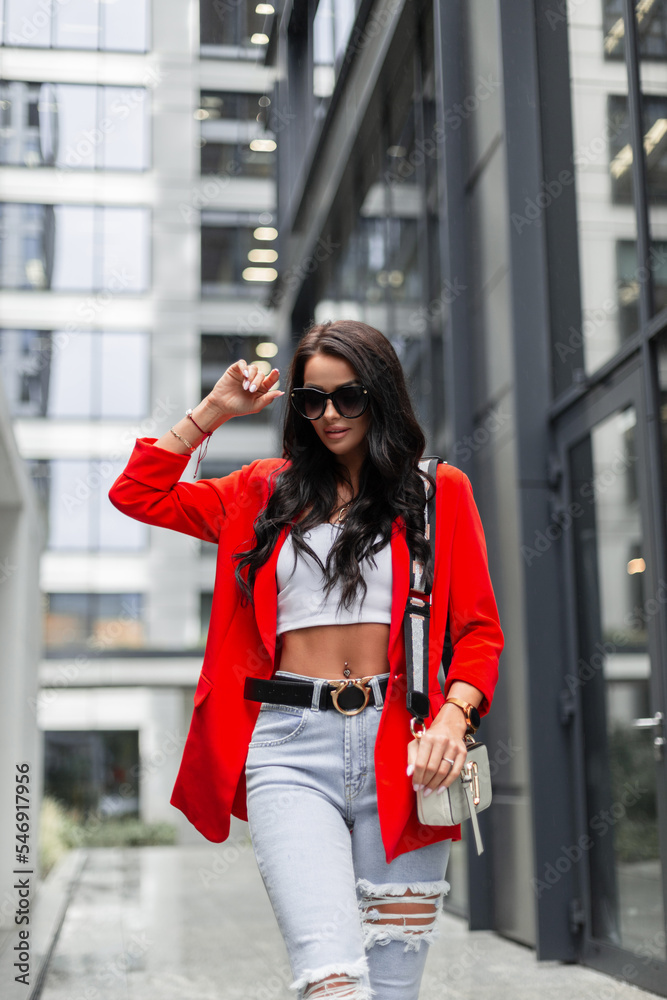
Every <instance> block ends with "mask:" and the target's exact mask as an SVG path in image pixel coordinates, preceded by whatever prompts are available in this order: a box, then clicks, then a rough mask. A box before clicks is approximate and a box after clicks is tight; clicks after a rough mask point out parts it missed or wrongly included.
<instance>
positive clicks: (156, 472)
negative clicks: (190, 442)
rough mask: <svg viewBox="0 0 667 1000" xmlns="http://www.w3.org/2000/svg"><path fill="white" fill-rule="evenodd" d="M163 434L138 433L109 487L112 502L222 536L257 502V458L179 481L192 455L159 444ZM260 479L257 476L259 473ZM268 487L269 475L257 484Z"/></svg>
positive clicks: (189, 531) (141, 517) (139, 514)
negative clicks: (224, 472)
mask: <svg viewBox="0 0 667 1000" xmlns="http://www.w3.org/2000/svg"><path fill="white" fill-rule="evenodd" d="M156 440H157V438H138V439H137V442H136V445H135V447H134V451H133V452H132V454H131V456H130V460H129V462H128V463H127V465H126V467H125V469H124V471H123V472H121V474H120V476H119V477H118V479H117V480H116V482H115V483H114V484H113V486H112V487H111V489H110V490H109V499H110V500H111V503H112V504H113V505H114V507H116V508H117V509H118V510H119V511H121V513H123V514H128V515H129V516H130V517H133V518H135V520H137V521H143V522H144V523H145V524H153V525H157V526H158V527H161V528H171V529H172V530H174V531H181V532H183V533H184V534H186V535H194V537H195V538H201V539H203V540H204V541H207V542H217V541H218V540H219V537H220V532H221V530H222V528H223V526H224V525H225V524H227V523H229V521H230V520H233V519H234V516H235V514H236V515H238V513H240V511H241V510H242V509H244V508H247V507H248V506H250V505H252V503H253V498H252V497H251V496H249V493H252V492H254V491H253V490H252V489H250V485H249V481H250V480H251V479H252V477H253V472H254V471H255V468H256V466H257V465H258V464H259V463H260V462H262V461H265V460H262V459H257V460H256V461H255V462H252V463H251V464H250V465H244V466H243V468H241V469H239V470H238V471H237V472H232V473H231V474H230V475H229V476H224V477H223V478H222V479H200V480H198V481H197V482H195V483H183V482H179V479H180V477H181V475H182V474H183V472H184V470H185V468H186V466H187V464H188V462H189V460H190V456H189V455H178V454H177V453H176V452H173V451H168V450H167V449H166V448H157V447H156V446H155V444H154V442H155V441H156ZM255 479H257V477H255ZM253 485H256V486H257V487H259V488H260V489H261V488H262V487H263V488H264V490H266V481H265V480H263V481H262V483H261V484H260V483H259V482H256V483H255V484H253Z"/></svg>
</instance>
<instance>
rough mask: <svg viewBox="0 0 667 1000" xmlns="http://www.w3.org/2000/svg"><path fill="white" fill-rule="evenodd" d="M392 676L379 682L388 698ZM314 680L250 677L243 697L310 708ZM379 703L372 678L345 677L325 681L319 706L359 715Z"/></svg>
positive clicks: (244, 687)
mask: <svg viewBox="0 0 667 1000" xmlns="http://www.w3.org/2000/svg"><path fill="white" fill-rule="evenodd" d="M388 683H389V678H388V677H384V678H382V680H380V681H379V684H380V691H381V692H382V698H383V699H384V696H385V692H386V690H387V684H388ZM314 687H315V682H314V681H294V680H291V679H288V678H286V677H284V678H283V677H280V678H271V679H270V680H266V679H264V678H261V677H246V679H245V684H244V686H243V697H244V698H246V699H248V701H270V702H273V704H275V705H301V706H304V707H305V708H310V707H311V706H312V703H313V690H314ZM374 704H375V692H374V691H373V688H372V687H371V684H370V681H365V682H364V681H361V680H341V681H335V682H334V683H326V684H323V685H322V687H321V690H320V702H319V707H320V709H321V710H322V711H325V710H326V709H327V708H336V709H338V711H339V712H340V713H341V715H357V714H358V713H359V712H361V711H362V710H363V709H364V708H366V706H367V705H374Z"/></svg>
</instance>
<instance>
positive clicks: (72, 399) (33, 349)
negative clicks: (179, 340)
mask: <svg viewBox="0 0 667 1000" xmlns="http://www.w3.org/2000/svg"><path fill="white" fill-rule="evenodd" d="M149 361H150V357H149V338H148V334H147V333H143V332H142V333H130V332H127V333H126V332H122V333H121V332H115V331H107V330H100V331H97V332H95V333H92V332H85V333H84V332H81V333H79V332H74V333H70V332H69V331H66V330H0V372H1V373H2V378H3V381H4V384H5V391H6V394H7V398H8V400H9V407H10V411H11V413H12V416H15V417H56V418H58V417H68V418H69V417H83V418H86V419H95V418H100V419H113V418H123V419H135V418H138V417H143V416H145V415H146V413H147V412H148V386H149Z"/></svg>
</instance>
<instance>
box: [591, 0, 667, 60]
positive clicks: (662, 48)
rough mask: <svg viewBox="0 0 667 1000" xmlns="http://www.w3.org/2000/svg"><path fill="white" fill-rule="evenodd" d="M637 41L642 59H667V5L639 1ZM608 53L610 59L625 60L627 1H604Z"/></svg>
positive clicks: (660, 0) (661, 0) (660, 1)
mask: <svg viewBox="0 0 667 1000" xmlns="http://www.w3.org/2000/svg"><path fill="white" fill-rule="evenodd" d="M635 16H636V19H637V40H638V43H639V55H640V57H641V58H642V59H665V58H667V2H666V0H651V2H649V3H647V2H646V0H644V2H643V3H639V2H637V0H635ZM603 31H604V54H605V58H607V59H624V58H625V28H624V25H623V0H604V21H603Z"/></svg>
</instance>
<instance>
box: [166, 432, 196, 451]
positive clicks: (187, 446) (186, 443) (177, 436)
mask: <svg viewBox="0 0 667 1000" xmlns="http://www.w3.org/2000/svg"><path fill="white" fill-rule="evenodd" d="M169 430H170V431H171V433H172V434H173V435H174V437H175V438H178V440H179V441H182V442H183V444H184V445H185V447H186V448H189V449H190V451H194V450H195V448H196V447H197V445H196V444H190V442H189V441H186V440H185V438H184V437H181V435H180V434H177V433H176V431H175V430H174V428H173V427H170V428H169Z"/></svg>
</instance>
